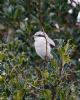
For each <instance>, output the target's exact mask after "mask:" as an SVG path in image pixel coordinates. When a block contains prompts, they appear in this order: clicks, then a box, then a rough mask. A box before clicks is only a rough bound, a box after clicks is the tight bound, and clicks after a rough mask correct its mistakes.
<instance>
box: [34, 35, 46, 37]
mask: <svg viewBox="0 0 80 100" xmlns="http://www.w3.org/2000/svg"><path fill="white" fill-rule="evenodd" d="M35 36H37V37H45V36H44V35H35Z"/></svg>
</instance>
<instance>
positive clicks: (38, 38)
mask: <svg viewBox="0 0 80 100" xmlns="http://www.w3.org/2000/svg"><path fill="white" fill-rule="evenodd" d="M34 40H35V42H34V47H35V50H36V53H37V54H38V56H40V57H41V58H42V59H45V58H46V57H47V59H49V60H50V59H52V58H53V55H52V54H51V48H52V47H54V46H55V43H54V41H53V40H52V39H50V38H49V37H48V35H47V34H46V33H45V32H42V31H38V32H36V33H35V34H34Z"/></svg>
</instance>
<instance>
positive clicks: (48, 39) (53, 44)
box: [47, 37, 55, 47]
mask: <svg viewBox="0 0 80 100" xmlns="http://www.w3.org/2000/svg"><path fill="white" fill-rule="evenodd" d="M47 41H48V43H49V44H50V46H51V47H54V46H55V43H54V41H53V40H52V39H50V38H49V37H47Z"/></svg>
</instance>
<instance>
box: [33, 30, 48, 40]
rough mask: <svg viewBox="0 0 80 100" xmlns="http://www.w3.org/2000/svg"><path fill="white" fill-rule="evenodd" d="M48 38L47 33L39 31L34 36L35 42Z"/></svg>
mask: <svg viewBox="0 0 80 100" xmlns="http://www.w3.org/2000/svg"><path fill="white" fill-rule="evenodd" d="M46 36H47V34H46V33H45V32H42V31H38V32H36V33H35V34H34V35H33V37H34V40H35V39H36V38H40V37H43V38H45V37H46Z"/></svg>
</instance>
